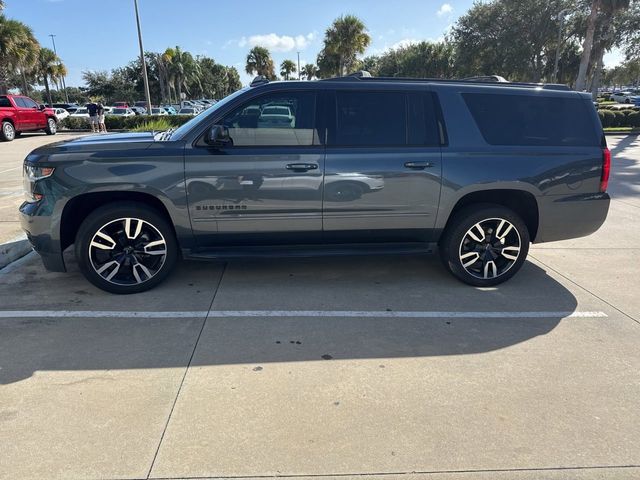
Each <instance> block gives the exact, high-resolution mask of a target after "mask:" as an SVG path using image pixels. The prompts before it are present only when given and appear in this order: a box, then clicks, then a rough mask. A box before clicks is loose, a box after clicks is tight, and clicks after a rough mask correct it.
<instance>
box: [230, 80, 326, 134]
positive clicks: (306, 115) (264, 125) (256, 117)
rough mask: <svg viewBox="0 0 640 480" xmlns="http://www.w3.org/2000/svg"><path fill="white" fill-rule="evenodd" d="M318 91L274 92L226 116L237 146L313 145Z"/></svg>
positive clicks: (251, 101)
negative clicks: (315, 92)
mask: <svg viewBox="0 0 640 480" xmlns="http://www.w3.org/2000/svg"><path fill="white" fill-rule="evenodd" d="M314 116H315V94H314V93H313V92H295V93H293V92H291V93H273V94H269V95H264V96H262V97H259V98H256V99H253V100H250V101H249V102H247V103H245V104H244V105H242V106H241V107H239V108H237V109H236V110H235V111H233V112H232V113H230V114H229V115H227V116H226V117H225V118H224V120H222V124H223V125H225V126H226V127H227V128H229V136H230V137H231V140H232V141H233V145H234V146H239V147H242V146H269V145H284V146H291V145H313V137H314V126H313V123H314Z"/></svg>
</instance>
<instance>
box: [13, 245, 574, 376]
mask: <svg viewBox="0 0 640 480" xmlns="http://www.w3.org/2000/svg"><path fill="white" fill-rule="evenodd" d="M29 268H31V269H36V271H37V272H39V275H31V276H28V278H29V279H30V280H31V281H32V284H31V285H29V284H26V283H24V282H21V283H20V284H15V283H14V284H12V285H6V287H8V288H9V289H11V290H15V292H12V291H9V290H7V288H5V287H2V289H4V290H5V291H4V293H3V294H2V297H4V299H5V300H6V299H9V298H10V297H11V296H12V295H18V296H19V295H21V293H20V292H21V291H24V289H26V288H29V289H30V290H31V291H32V292H33V291H35V292H38V295H41V296H42V298H47V297H48V296H50V295H53V296H55V295H64V292H65V291H68V290H67V288H71V289H73V288H76V282H81V283H82V284H83V285H84V281H83V280H82V279H81V278H78V275H79V274H78V273H77V272H75V273H71V274H68V276H67V277H66V278H67V281H66V284H67V286H66V287H65V284H64V282H58V281H54V282H52V281H51V280H52V278H47V277H49V276H51V277H55V276H56V275H58V277H56V278H65V277H64V276H60V275H59V274H49V273H46V272H44V270H42V267H40V266H39V264H38V263H35V262H34V264H33V265H32V266H30V267H29ZM221 270H222V268H221V265H219V264H218V265H216V264H206V263H195V262H194V263H190V262H185V263H184V264H183V265H182V266H181V267H180V269H179V270H178V272H176V274H175V278H173V279H170V282H168V283H167V286H166V287H165V288H159V289H156V290H155V291H151V292H148V294H142V295H139V296H126V297H118V296H113V295H108V294H105V293H103V292H100V291H98V290H95V289H91V288H89V287H88V286H87V285H84V288H86V289H89V290H91V294H92V295H93V299H94V300H93V302H92V303H93V304H94V305H98V306H99V307H100V308H95V307H93V306H92V305H91V304H87V301H85V303H84V304H82V305H78V306H76V307H75V309H76V310H104V306H105V305H106V304H110V305H111V310H119V311H127V310H133V309H134V308H133V306H132V303H131V302H136V305H137V308H136V310H157V308H154V307H155V305H154V303H153V302H152V300H154V299H155V300H158V299H160V298H163V299H164V300H165V302H170V303H168V304H169V305H172V306H173V308H171V309H170V310H176V309H182V310H196V311H199V310H204V311H206V310H208V306H209V304H210V303H211V300H212V299H213V293H214V291H215V287H216V285H217V283H218V279H219V275H220V274H221ZM0 286H2V278H0ZM18 288H19V289H20V290H18ZM2 289H0V290H2ZM196 289H197V290H196ZM196 291H198V293H200V292H203V293H204V292H205V291H207V292H209V294H210V295H209V297H208V298H207V296H206V295H205V297H204V298H203V297H201V296H198V295H197V294H196V293H195V292H196ZM145 295H146V296H145ZM35 298H37V296H36V297H35ZM215 298H216V300H215V302H214V304H213V309H214V310H217V311H219V310H255V309H260V310H284V309H288V310H368V311H381V310H382V311H385V310H387V309H389V310H398V311H438V312H441V311H504V312H519V311H555V312H573V311H574V310H575V308H576V305H577V301H576V299H575V297H574V296H573V295H572V294H571V292H569V291H568V290H567V289H566V288H565V287H563V286H562V285H561V284H560V283H558V282H557V281H556V280H554V279H553V278H551V277H550V276H548V275H547V274H546V272H545V271H544V270H543V269H541V268H539V267H538V266H536V265H534V264H533V263H530V262H527V263H526V264H525V266H524V267H523V270H522V271H521V272H520V273H519V274H518V275H517V276H516V277H515V278H513V279H512V280H511V281H509V282H507V283H506V284H504V285H502V286H500V287H497V288H494V289H491V290H480V289H474V288H470V287H468V286H465V285H462V284H460V283H458V282H457V281H456V280H454V279H452V278H451V277H450V276H449V275H448V274H447V273H446V272H444V271H443V269H442V267H441V266H440V265H439V263H438V261H437V260H436V259H435V258H434V257H426V258H424V257H419V258H415V257H395V258H393V257H377V258H364V257H363V258H342V259H305V260H269V261H260V262H248V261H243V262H230V263H229V264H228V265H227V267H226V272H225V274H224V278H223V280H222V282H221V284H220V287H219V288H218V291H217V295H216V297H215ZM155 300H154V301H155ZM165 305H167V303H165ZM203 305H206V307H205V308H202V306H203ZM21 308H23V309H25V310H39V309H44V308H43V307H41V306H40V305H39V304H37V303H35V304H33V305H32V306H30V307H29V306H27V305H22V307H21ZM4 309H5V310H6V309H8V308H6V307H4ZM561 319H562V316H561V315H556V316H555V317H554V318H510V317H507V318H500V319H478V318H475V319H472V318H466V319H465V318H362V317H354V318H328V317H303V318H296V317H288V318H283V317H265V318H261V317H243V318H231V317H225V318H214V317H210V318H209V319H208V320H207V321H206V325H205V327H204V330H202V335H200V332H201V329H202V326H203V322H204V318H192V319H176V318H167V319H141V318H119V319H109V318H41V319H38V318H30V319H24V318H23V319H0V384H8V383H11V382H16V381H19V380H23V379H26V378H29V377H30V376H31V375H33V374H34V372H38V371H53V372H55V371H69V370H71V371H80V370H84V371H103V372H104V371H108V370H114V369H147V368H153V369H155V368H175V367H178V368H184V367H185V366H187V364H188V363H189V359H190V358H191V356H192V353H193V351H194V347H195V346H196V342H197V341H198V338H199V337H200V339H199V341H198V345H197V349H196V353H195V355H194V356H193V361H192V366H194V365H203V366H209V365H225V364H240V363H243V364H244V363H246V364H251V365H256V366H259V365H260V364H264V363H269V362H301V361H325V360H348V359H384V358H399V357H421V356H440V355H466V354H475V353H484V352H490V351H493V350H497V349H501V348H505V347H509V346H511V345H515V344H517V343H520V342H524V341H527V340H530V339H532V338H535V337H537V336H539V335H544V334H546V333H548V332H550V331H551V330H553V329H554V328H555V327H556V325H558V323H559V322H560V320H561Z"/></svg>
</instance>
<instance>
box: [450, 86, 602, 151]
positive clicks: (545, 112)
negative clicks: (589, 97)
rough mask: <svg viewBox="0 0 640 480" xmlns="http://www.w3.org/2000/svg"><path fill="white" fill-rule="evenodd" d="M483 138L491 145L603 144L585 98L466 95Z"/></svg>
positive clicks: (466, 100)
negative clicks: (584, 100)
mask: <svg viewBox="0 0 640 480" xmlns="http://www.w3.org/2000/svg"><path fill="white" fill-rule="evenodd" d="M462 96H463V97H464V100H465V102H466V103H467V106H468V107H469V110H470V111H471V114H472V115H473V118H474V119H475V121H476V124H477V125H478V127H479V128H480V132H481V133H482V136H483V137H484V139H485V140H486V141H487V143H489V144H491V145H558V146H560V145H566V146H580V145H591V146H596V145H599V143H600V139H599V138H598V135H597V134H596V131H595V128H594V125H593V120H592V118H591V117H592V116H591V115H590V112H589V110H588V109H587V108H586V106H585V104H584V102H583V100H582V99H579V98H559V97H539V96H537V95H493V94H484V93H482V94H480V93H464V94H462Z"/></svg>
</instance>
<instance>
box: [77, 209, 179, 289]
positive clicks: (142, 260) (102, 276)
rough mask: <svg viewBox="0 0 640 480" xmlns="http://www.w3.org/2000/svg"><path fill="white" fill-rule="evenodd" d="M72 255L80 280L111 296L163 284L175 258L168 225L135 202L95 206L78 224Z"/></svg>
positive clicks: (157, 215)
mask: <svg viewBox="0 0 640 480" xmlns="http://www.w3.org/2000/svg"><path fill="white" fill-rule="evenodd" d="M75 254H76V258H77V261H78V265H79V266H80V270H81V271H82V273H83V274H84V276H85V277H86V278H87V279H88V280H89V281H90V282H91V283H93V284H94V285H95V286H96V287H98V288H101V289H102V290H106V291H107V292H112V293H138V292H143V291H145V290H149V289H151V288H153V287H155V286H156V285H158V284H159V283H160V282H161V281H162V280H164V279H165V278H166V277H167V275H168V274H169V272H170V271H171V269H172V268H173V267H174V265H175V263H176V260H177V258H178V245H177V242H176V239H175V235H174V233H173V230H172V228H171V226H170V225H169V223H168V222H167V221H166V220H165V219H164V217H163V216H161V215H160V214H159V213H158V212H156V211H155V210H154V209H152V208H149V207H147V206H145V205H141V204H137V203H129V202H122V203H113V204H110V205H106V206H104V207H101V208H98V209H97V210H95V211H94V212H92V213H91V214H90V215H89V216H88V217H87V218H86V219H85V220H84V222H82V225H81V226H80V229H79V230H78V234H77V235H76V242H75Z"/></svg>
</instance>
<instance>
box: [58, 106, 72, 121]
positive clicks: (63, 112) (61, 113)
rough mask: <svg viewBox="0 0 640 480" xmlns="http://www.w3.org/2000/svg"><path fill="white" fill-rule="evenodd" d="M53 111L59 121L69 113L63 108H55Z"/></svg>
mask: <svg viewBox="0 0 640 480" xmlns="http://www.w3.org/2000/svg"><path fill="white" fill-rule="evenodd" d="M54 113H55V115H56V118H57V119H58V121H59V122H61V121H62V120H64V119H65V118H67V117H68V116H69V115H70V113H69V112H67V111H66V110H65V109H64V108H56V109H55V112H54Z"/></svg>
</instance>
